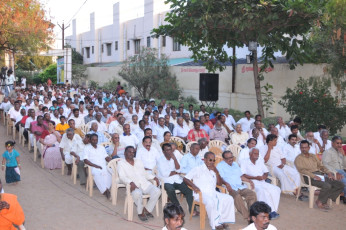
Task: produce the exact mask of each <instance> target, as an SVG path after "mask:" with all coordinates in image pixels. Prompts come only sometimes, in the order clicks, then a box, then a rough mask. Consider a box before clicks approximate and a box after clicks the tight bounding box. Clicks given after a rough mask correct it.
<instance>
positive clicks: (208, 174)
mask: <svg viewBox="0 0 346 230" xmlns="http://www.w3.org/2000/svg"><path fill="white" fill-rule="evenodd" d="M185 178H187V179H189V180H193V183H194V184H195V185H196V186H197V187H198V188H199V189H200V190H201V192H202V193H205V194H214V193H215V192H216V190H215V188H216V181H217V177H216V174H215V172H214V171H213V170H209V169H208V168H207V166H206V165H205V164H202V165H200V166H197V167H194V168H193V169H191V171H190V172H189V173H188V174H186V176H185ZM193 195H194V196H198V194H196V193H195V192H193Z"/></svg>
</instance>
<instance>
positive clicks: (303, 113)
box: [279, 77, 346, 134]
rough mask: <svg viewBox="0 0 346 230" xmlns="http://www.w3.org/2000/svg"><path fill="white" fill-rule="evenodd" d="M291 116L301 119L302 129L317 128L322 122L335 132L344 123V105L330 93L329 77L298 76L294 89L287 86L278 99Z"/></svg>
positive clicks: (345, 112) (345, 111) (345, 114)
mask: <svg viewBox="0 0 346 230" xmlns="http://www.w3.org/2000/svg"><path fill="white" fill-rule="evenodd" d="M279 104H280V105H282V106H283V107H284V108H285V110H286V112H288V113H289V114H290V115H291V116H292V117H293V116H299V117H301V118H302V119H304V120H303V122H302V128H303V129H304V130H317V126H318V125H321V124H324V125H326V126H327V127H328V129H329V130H330V132H331V134H335V133H336V132H337V131H338V130H339V131H340V130H341V129H342V127H343V126H344V125H345V124H346V106H343V105H339V103H338V97H337V96H333V95H331V80H330V79H329V78H316V77H310V79H303V78H300V79H299V80H298V81H297V85H296V87H295V88H294V89H290V88H288V89H287V90H286V93H285V96H283V97H282V100H280V101H279Z"/></svg>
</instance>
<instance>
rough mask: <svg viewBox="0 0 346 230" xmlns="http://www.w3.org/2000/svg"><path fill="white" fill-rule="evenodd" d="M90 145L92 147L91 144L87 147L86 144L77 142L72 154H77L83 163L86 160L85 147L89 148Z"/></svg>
mask: <svg viewBox="0 0 346 230" xmlns="http://www.w3.org/2000/svg"><path fill="white" fill-rule="evenodd" d="M88 145H91V144H87V145H86V144H84V142H83V141H77V142H76V143H75V144H74V145H73V146H72V148H71V152H74V153H76V154H77V155H78V156H79V158H80V160H81V161H82V160H84V158H85V154H84V149H85V147H86V146H88Z"/></svg>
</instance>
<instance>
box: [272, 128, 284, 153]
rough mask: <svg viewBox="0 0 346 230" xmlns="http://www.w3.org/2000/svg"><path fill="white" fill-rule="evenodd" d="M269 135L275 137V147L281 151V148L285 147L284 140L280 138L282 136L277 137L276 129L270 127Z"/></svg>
mask: <svg viewBox="0 0 346 230" xmlns="http://www.w3.org/2000/svg"><path fill="white" fill-rule="evenodd" d="M270 133H271V134H274V135H275V136H277V144H276V146H277V147H278V148H280V150H282V148H283V147H284V145H286V142H285V140H284V139H283V138H282V136H280V135H279V131H278V128H276V127H272V128H271V129H270Z"/></svg>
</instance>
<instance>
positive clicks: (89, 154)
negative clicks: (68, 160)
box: [84, 144, 108, 171]
mask: <svg viewBox="0 0 346 230" xmlns="http://www.w3.org/2000/svg"><path fill="white" fill-rule="evenodd" d="M106 157H108V154H107V152H106V149H105V148H104V147H103V146H102V145H97V148H94V147H93V146H92V145H91V144H90V145H87V146H86V147H85V148H84V160H89V161H90V162H91V163H93V164H95V165H98V166H101V167H102V169H104V168H106V167H107V161H106V159H105V158H106ZM95 169H96V168H94V167H92V171H96V170H95Z"/></svg>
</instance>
